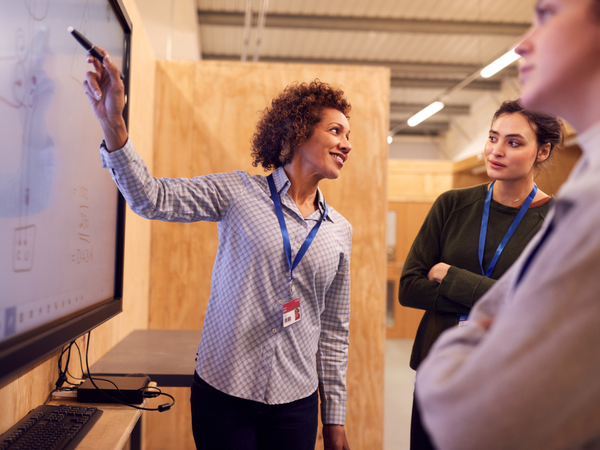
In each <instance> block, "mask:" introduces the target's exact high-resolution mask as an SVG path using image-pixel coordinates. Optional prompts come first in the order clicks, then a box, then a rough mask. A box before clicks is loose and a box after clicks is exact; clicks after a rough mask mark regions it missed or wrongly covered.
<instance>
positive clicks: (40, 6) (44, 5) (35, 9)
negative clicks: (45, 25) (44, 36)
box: [25, 0, 50, 21]
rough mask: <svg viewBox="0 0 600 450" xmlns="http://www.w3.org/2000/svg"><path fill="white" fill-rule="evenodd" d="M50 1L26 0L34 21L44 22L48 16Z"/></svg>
mask: <svg viewBox="0 0 600 450" xmlns="http://www.w3.org/2000/svg"><path fill="white" fill-rule="evenodd" d="M49 5H50V0H25V7H26V8H27V11H28V12H29V15H30V16H31V17H32V18H33V19H34V20H38V21H41V20H44V19H45V18H46V15H47V14H48V6H49Z"/></svg>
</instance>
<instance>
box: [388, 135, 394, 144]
mask: <svg viewBox="0 0 600 450" xmlns="http://www.w3.org/2000/svg"><path fill="white" fill-rule="evenodd" d="M392 142H394V138H393V137H392V136H388V137H387V143H388V144H391V143H392Z"/></svg>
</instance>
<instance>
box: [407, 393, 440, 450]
mask: <svg viewBox="0 0 600 450" xmlns="http://www.w3.org/2000/svg"><path fill="white" fill-rule="evenodd" d="M410 450H435V447H434V446H433V443H432V442H431V439H430V438H429V434H428V433H427V430H425V427H424V426H423V422H421V411H419V404H418V403H417V398H416V397H415V396H414V395H413V406H412V417H411V420H410Z"/></svg>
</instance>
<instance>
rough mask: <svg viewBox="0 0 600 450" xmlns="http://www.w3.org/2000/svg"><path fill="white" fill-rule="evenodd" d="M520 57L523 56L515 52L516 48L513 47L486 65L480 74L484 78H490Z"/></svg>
mask: <svg viewBox="0 0 600 450" xmlns="http://www.w3.org/2000/svg"><path fill="white" fill-rule="evenodd" d="M520 57H521V56H519V55H517V54H516V53H515V49H512V50H511V51H510V52H508V53H505V54H504V55H502V56H501V57H500V58H498V59H497V60H496V61H494V62H493V63H491V64H489V65H487V66H485V67H484V68H483V69H482V70H481V72H480V74H481V76H482V77H483V78H489V77H491V76H492V75H495V74H496V73H498V72H500V71H501V70H502V69H504V68H505V67H506V66H508V65H509V64H512V63H514V62H515V61H516V60H517V59H519V58H520Z"/></svg>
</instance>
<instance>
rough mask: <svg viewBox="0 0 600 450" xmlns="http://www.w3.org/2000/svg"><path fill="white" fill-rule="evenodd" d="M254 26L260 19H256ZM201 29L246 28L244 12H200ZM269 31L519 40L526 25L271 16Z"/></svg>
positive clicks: (527, 25) (268, 23) (268, 24)
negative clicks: (417, 34) (360, 32)
mask: <svg viewBox="0 0 600 450" xmlns="http://www.w3.org/2000/svg"><path fill="white" fill-rule="evenodd" d="M254 16H255V17H254V20H253V21H254V22H256V21H257V15H256V14H255V15H254ZM198 22H199V23H200V25H220V26H236V27H243V26H244V13H243V12H222V11H208V10H201V9H199V10H198ZM266 27H268V28H304V29H326V30H339V31H352V32H354V31H375V32H380V33H435V34H471V35H472V34H479V35H496V36H497V35H500V36H520V35H522V34H523V33H525V32H526V31H527V29H528V28H529V24H526V23H502V22H458V21H442V20H414V19H387V18H372V17H339V16H310V15H291V14H290V15H287V14H269V16H268V17H267V22H266Z"/></svg>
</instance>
